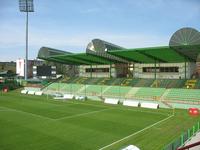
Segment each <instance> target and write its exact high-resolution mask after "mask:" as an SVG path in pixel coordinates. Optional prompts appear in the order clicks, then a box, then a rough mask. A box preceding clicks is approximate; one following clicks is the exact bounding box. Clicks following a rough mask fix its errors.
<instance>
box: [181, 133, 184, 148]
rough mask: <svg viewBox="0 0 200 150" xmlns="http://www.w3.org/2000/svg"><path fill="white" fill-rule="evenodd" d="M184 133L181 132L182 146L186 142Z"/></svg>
mask: <svg viewBox="0 0 200 150" xmlns="http://www.w3.org/2000/svg"><path fill="white" fill-rule="evenodd" d="M183 138H184V134H181V146H182V145H183V144H184V139H183Z"/></svg>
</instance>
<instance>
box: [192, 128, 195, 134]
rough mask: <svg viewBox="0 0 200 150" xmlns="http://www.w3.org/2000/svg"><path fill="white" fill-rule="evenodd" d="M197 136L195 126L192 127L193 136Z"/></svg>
mask: <svg viewBox="0 0 200 150" xmlns="http://www.w3.org/2000/svg"><path fill="white" fill-rule="evenodd" d="M194 134H195V126H193V127H192V135H194Z"/></svg>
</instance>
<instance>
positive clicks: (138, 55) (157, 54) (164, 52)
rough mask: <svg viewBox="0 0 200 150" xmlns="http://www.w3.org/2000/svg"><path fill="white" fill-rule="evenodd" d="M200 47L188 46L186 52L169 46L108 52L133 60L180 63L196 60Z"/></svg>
mask: <svg viewBox="0 0 200 150" xmlns="http://www.w3.org/2000/svg"><path fill="white" fill-rule="evenodd" d="M198 47H199V48H198ZM198 47H194V46H193V47H192V46H187V49H186V50H184V52H185V54H182V53H178V52H177V51H175V50H174V49H172V48H170V47H168V46H163V47H149V48H136V49H123V50H116V51H109V52H108V53H110V54H112V55H115V56H118V57H122V58H124V59H127V60H129V61H132V62H139V63H154V62H155V61H159V62H165V63H178V62H184V61H185V60H186V61H194V62H195V61H196V58H197V56H198V54H199V53H200V46H198Z"/></svg>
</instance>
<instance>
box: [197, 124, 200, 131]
mask: <svg viewBox="0 0 200 150" xmlns="http://www.w3.org/2000/svg"><path fill="white" fill-rule="evenodd" d="M199 128H200V123H199V122H198V123H197V131H199Z"/></svg>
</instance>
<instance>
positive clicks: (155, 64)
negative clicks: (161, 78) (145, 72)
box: [154, 59, 156, 80]
mask: <svg viewBox="0 0 200 150" xmlns="http://www.w3.org/2000/svg"><path fill="white" fill-rule="evenodd" d="M154 79H155V80H156V59H155V61H154Z"/></svg>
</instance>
